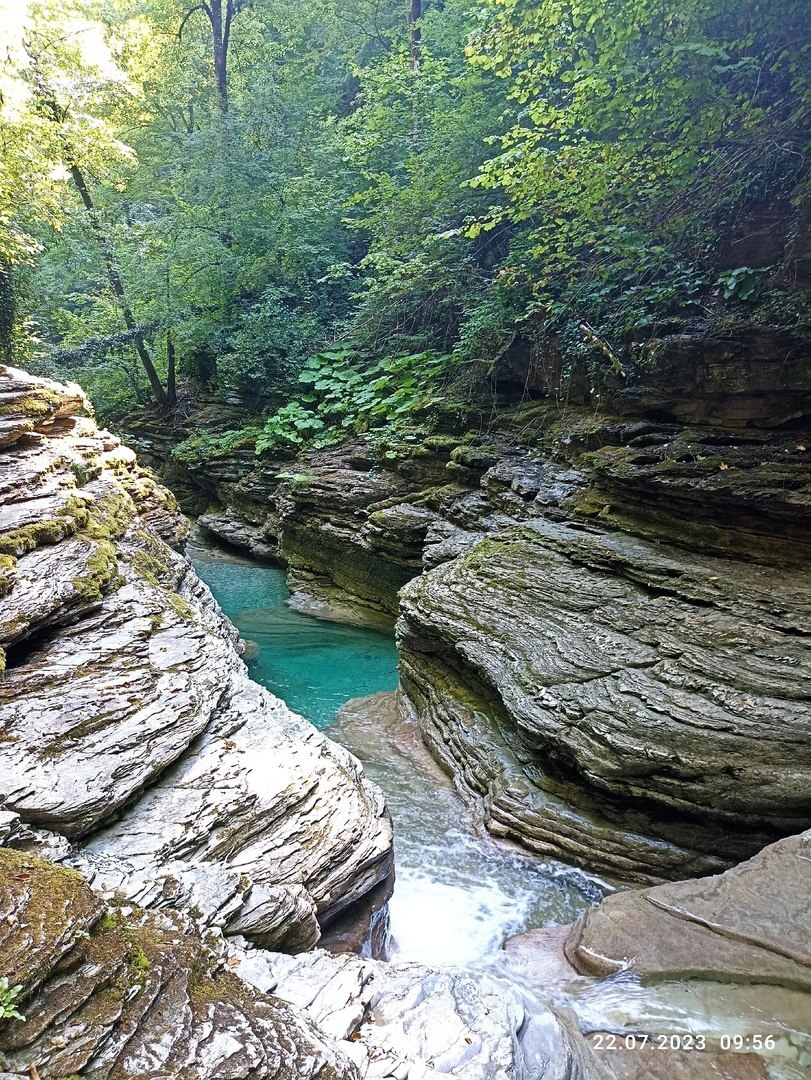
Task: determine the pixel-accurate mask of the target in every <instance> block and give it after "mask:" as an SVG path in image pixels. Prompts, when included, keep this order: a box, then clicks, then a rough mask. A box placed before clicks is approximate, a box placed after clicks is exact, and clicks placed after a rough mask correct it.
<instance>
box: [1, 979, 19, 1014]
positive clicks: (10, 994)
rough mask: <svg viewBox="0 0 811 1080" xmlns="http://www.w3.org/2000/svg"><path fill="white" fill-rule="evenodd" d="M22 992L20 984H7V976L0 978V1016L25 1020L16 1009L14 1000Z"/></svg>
mask: <svg viewBox="0 0 811 1080" xmlns="http://www.w3.org/2000/svg"><path fill="white" fill-rule="evenodd" d="M21 993H22V986H21V985H19V984H18V985H17V986H9V982H8V976H7V975H3V976H2V978H0V1018H2V1019H4V1020H8V1019H11V1020H25V1017H24V1016H23V1015H22V1014H21V1013H20V1012H18V1011H17V1008H16V1006H15V1005H14V1002H15V1001H16V999H17V997H18V996H19V995H20V994H21Z"/></svg>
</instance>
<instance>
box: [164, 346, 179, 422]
mask: <svg viewBox="0 0 811 1080" xmlns="http://www.w3.org/2000/svg"><path fill="white" fill-rule="evenodd" d="M166 400H167V401H168V403H169V405H171V406H172V407H174V406H175V405H177V363H176V360H175V343H174V339H173V338H172V331H171V330H167V331H166Z"/></svg>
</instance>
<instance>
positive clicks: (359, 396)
mask: <svg viewBox="0 0 811 1080" xmlns="http://www.w3.org/2000/svg"><path fill="white" fill-rule="evenodd" d="M448 359H449V358H448V357H447V356H444V355H442V354H439V353H434V352H424V353H416V354H409V355H407V356H396V357H387V358H386V359H383V360H380V361H378V362H377V363H362V362H361V361H359V360H353V359H352V354H351V353H350V352H348V351H345V350H341V351H332V352H323V353H318V354H317V355H316V356H312V357H310V359H309V360H308V361H307V363H306V364H305V366H304V369H303V370H302V372H301V373H300V375H299V378H298V381H299V383H300V384H301V385H302V386H304V387H306V388H307V390H308V392H307V393H302V394H300V395H299V398H298V399H296V400H294V401H291V402H289V403H288V404H287V405H285V406H284V407H283V408H281V409H278V410H277V411H276V412H275V413H274V414H273V415H272V416H271V417H269V419H268V420H267V421H266V423H265V426H264V428H263V430H262V433H261V434H260V436H259V438H258V439H257V441H256V452H257V453H263V452H265V451H277V450H289V449H295V448H300V447H302V446H304V445H306V444H312V445H315V446H328V445H331V444H333V443H336V442H340V441H342V440H343V439H345V438H347V437H348V436H349V435H357V434H363V433H368V432H376V433H377V434H378V435H379V434H380V433H381V432H383V431H384V432H386V433H387V434H388V435H390V436H391V435H394V434H396V433H397V432H402V431H403V430H406V429H408V428H410V427H412V426H414V424H415V423H419V422H425V421H428V422H435V421H436V420H437V419H438V418H439V417H440V416H441V415H442V414H452V413H453V412H454V411H456V410H458V409H460V408H462V406H461V404H460V403H458V402H454V400H453V398H452V397H451V396H449V394H448V392H447V386H446V385H445V384H446V382H447V376H448Z"/></svg>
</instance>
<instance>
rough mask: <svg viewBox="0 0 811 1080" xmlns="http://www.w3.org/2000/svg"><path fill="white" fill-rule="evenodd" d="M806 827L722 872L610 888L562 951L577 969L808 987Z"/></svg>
mask: <svg viewBox="0 0 811 1080" xmlns="http://www.w3.org/2000/svg"><path fill="white" fill-rule="evenodd" d="M809 897H811V830H810V831H808V832H805V833H803V834H802V835H800V836H790V837H787V838H786V839H784V840H779V841H778V842H777V843H776V844H772V845H771V846H769V847H767V848H764V850H763V851H761V852H759V853H758V854H757V855H756V856H754V858H752V859H749V860H748V861H747V862H744V863H741V864H739V865H738V866H736V867H734V868H733V869H731V870H727V871H726V872H725V873H723V874H720V875H717V876H712V877H705V878H698V879H697V880H695V881H678V882H673V883H668V884H665V885H658V886H656V887H654V888H651V889H643V890H641V891H636V890H635V891H632V892H621V893H615V894H614V895H613V896H609V897H607V898H606V899H605V900H604V901H603V902H602V903H601V904H600V906H599V907H597V908H594V909H592V910H591V911H588V912H586V914H585V915H583V916H582V917H581V918H580V920H579V921H578V923H577V924H576V925H575V927H574V929H573V930H572V932H571V934H570V936H569V939H568V941H567V943H566V954H567V956H568V958H569V959H570V961H571V962H572V963H573V964H574V965H575V966H576V967H577V968H578V970H580V971H581V972H584V973H588V974H594V975H607V974H610V973H612V972H616V971H620V970H626V969H628V970H631V971H633V972H636V973H638V974H639V975H641V976H642V978H643V981H644V982H647V983H651V982H664V981H672V980H675V979H688V978H693V979H696V978H701V979H715V980H718V981H722V982H733V981H734V982H741V983H757V984H774V985H778V986H785V987H788V988H791V989H799V990H804V991H806V992H808V993H809V995H810V996H809V1008H811V919H810V918H809Z"/></svg>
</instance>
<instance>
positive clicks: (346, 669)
mask: <svg viewBox="0 0 811 1080" xmlns="http://www.w3.org/2000/svg"><path fill="white" fill-rule="evenodd" d="M194 563H195V567H196V569H197V573H198V574H199V575H200V577H201V578H202V579H203V581H205V583H206V584H207V585H208V587H209V588H210V589H211V591H212V592H213V593H214V596H215V597H216V599H217V602H218V604H219V605H220V607H221V608H222V610H223V611H224V612H225V614H226V615H227V616H228V618H229V619H230V620H231V622H232V623H234V625H235V626H236V627H237V629H238V630H239V632H240V634H241V635H242V637H243V638H245V639H246V640H248V641H253V642H255V643H256V644H257V646H258V647H259V653H258V656H257V658H256V660H254V661H253V662H252V663H250V665H249V667H250V671H251V677H252V678H254V679H256V681H257V682H259V683H262V685H263V686H266V687H267V688H268V689H269V690H272V691H273V693H274V694H276V695H278V697H280V698H282V700H283V701H286V702H287V704H288V705H289V706H290V708H291V709H293V710H294V711H295V712H297V713H301V715H302V716H306V717H307V719H308V720H310V721H311V722H312V723H313V724H315V725H316V727H319V728H325V727H327V725H329V724H330V723H331V722H332V720H333V719H334V717H335V711H336V709H338V708H339V707H340V706H341V705H343V703H344V702H345V701H347V700H348V699H349V698H352V697H359V696H362V695H364V694H374V693H376V692H377V691H378V690H394V688H395V687H396V686H397V649H396V648H395V645H394V640H393V638H392V636H391V635H389V634H385V633H381V632H379V631H377V630H365V629H362V628H360V627H355V626H344V625H339V624H338V623H331V622H323V621H322V620H321V619H313V618H311V617H310V616H309V615H301V614H300V613H299V612H297V611H291V610H290V608H288V607H285V605H284V602H285V600H286V599H287V597H288V596H289V595H290V593H289V592H288V590H287V585H286V583H285V575H284V571H283V570H281V569H277V568H276V567H273V566H260V565H257V564H250V563H247V562H245V563H243V562H232V561H225V560H222V559H218V558H216V557H214V558H212V557H209V558H206V557H205V556H204V555H201V553H199V552H194Z"/></svg>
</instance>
